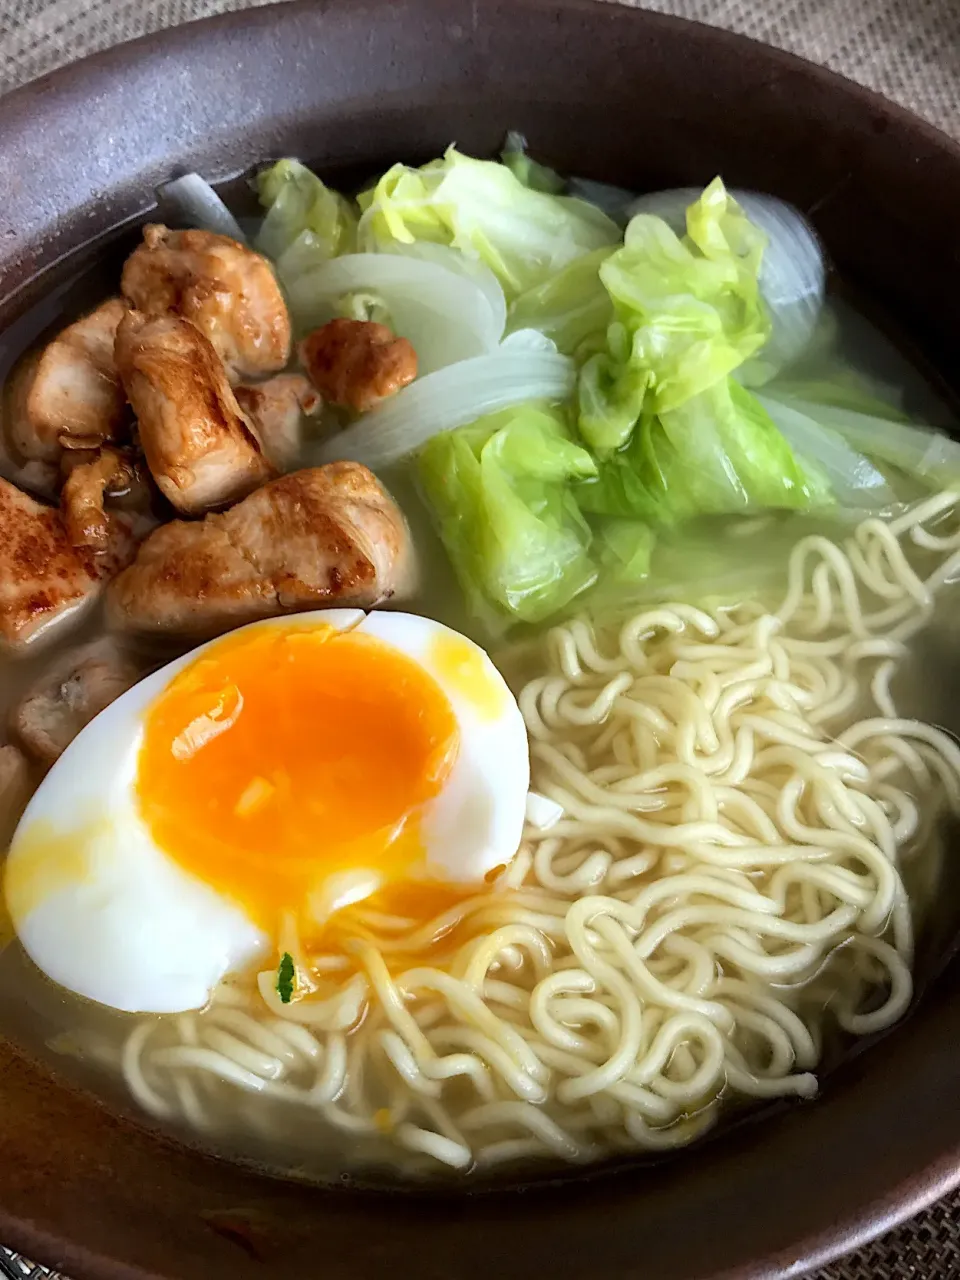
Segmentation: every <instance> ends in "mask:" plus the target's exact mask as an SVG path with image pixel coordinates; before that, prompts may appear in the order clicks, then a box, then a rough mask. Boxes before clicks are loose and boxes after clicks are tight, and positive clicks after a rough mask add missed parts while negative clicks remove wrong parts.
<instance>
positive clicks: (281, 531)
mask: <svg viewBox="0 0 960 1280" xmlns="http://www.w3.org/2000/svg"><path fill="white" fill-rule="evenodd" d="M414 579H415V566H414V560H413V551H412V547H411V544H410V535H409V533H408V531H407V527H406V523H405V521H404V518H403V516H402V514H401V513H400V509H399V508H398V507H397V505H396V504H395V503H394V502H393V500H392V499H391V498H390V496H389V495H388V494H387V493H386V491H385V490H384V489H383V488H382V487H381V485H380V484H379V482H378V481H377V479H376V477H375V476H374V475H373V474H372V473H371V472H370V471H368V470H367V468H366V467H363V466H360V464H359V463H355V462H334V463H331V464H330V465H329V466H325V467H313V468H310V469H309V470H306V471H295V472H292V473H291V474H290V475H287V476H282V477H281V478H280V479H279V480H273V481H271V483H270V484H266V485H264V486H263V488H262V489H258V490H257V491H256V492H255V493H252V494H251V495H250V497H248V498H245V499H244V500H243V502H240V503H238V504H237V506H235V507H232V508H231V509H230V510H229V511H227V512H225V513H224V514H222V515H209V516H207V517H206V519H205V520H203V521H202V522H201V523H188V522H185V521H179V520H178V521H174V522H172V523H170V524H167V525H164V526H163V527H162V528H160V529H157V530H156V531H155V532H154V533H153V534H151V535H150V537H149V538H147V540H146V542H144V543H143V545H142V546H141V548H140V551H139V554H138V555H137V559H136V561H135V563H134V564H133V565H131V566H130V568H129V569H127V570H126V571H125V572H124V573H121V574H120V576H119V577H118V578H117V579H116V581H115V582H113V583H112V584H111V587H110V590H109V593H108V596H107V600H108V607H109V610H110V614H111V617H112V619H113V620H114V621H115V622H116V623H117V624H118V625H121V626H125V627H128V628H131V629H137V630H142V631H156V632H177V633H181V634H188V635H195V636H201V635H214V634H216V633H217V632H219V631H225V630H227V629H228V628H229V627H234V626H239V625H240V624H241V623H244V622H252V621H254V619H256V618H267V617H271V616H273V615H276V614H279V613H295V612H297V611H298V610H302V609H321V608H327V607H330V606H333V605H358V606H360V607H362V608H371V607H373V606H374V605H376V604H379V603H381V602H382V601H384V600H386V599H388V598H390V597H391V596H403V595H405V594H407V593H409V592H410V591H411V590H412V588H413V585H414Z"/></svg>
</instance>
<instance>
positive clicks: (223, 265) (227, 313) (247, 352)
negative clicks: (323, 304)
mask: <svg viewBox="0 0 960 1280" xmlns="http://www.w3.org/2000/svg"><path fill="white" fill-rule="evenodd" d="M120 287H121V290H122V292H123V295H124V297H125V298H127V299H128V301H129V302H130V303H131V304H132V305H133V306H134V307H135V308H136V309H137V310H138V311H142V312H145V313H146V314H147V315H151V316H160V315H170V314H173V315H178V316H182V317H183V319H185V320H189V321H190V322H191V323H192V324H195V325H196V326H197V328H198V329H199V330H200V331H201V333H203V334H204V336H205V337H206V338H207V339H208V340H209V342H210V343H211V344H212V345H213V348H214V350H215V351H216V353H217V355H218V356H220V358H221V360H223V363H224V365H225V366H226V369H227V373H228V374H229V376H230V378H231V379H232V380H234V381H236V380H238V379H239V378H259V377H262V376H264V375H265V374H268V373H276V372H277V371H278V370H280V369H282V368H283V367H284V365H285V364H286V363H287V361H288V360H289V358H290V341H291V334H290V316H289V314H288V312H287V304H286V303H285V302H284V300H283V294H282V293H281V292H280V286H279V285H278V284H277V280H276V277H275V276H274V274H273V271H272V269H271V267H270V264H269V263H268V262H267V260H266V258H262V257H261V256H260V254H258V253H254V252H253V250H252V249H248V248H247V247H246V246H245V245H242V244H240V243H239V242H238V241H236V240H231V239H230V237H229V236H221V235H216V234H215V233H214V232H212V231H171V230H170V229H169V228H168V227H164V226H162V225H159V224H157V223H151V224H149V225H148V226H146V227H144V229H143V244H142V245H140V247H139V248H137V249H135V250H134V252H133V253H132V254H131V255H130V257H129V258H128V259H127V261H126V264H125V265H124V268H123V276H122V278H121V284H120Z"/></svg>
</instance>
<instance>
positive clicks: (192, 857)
mask: <svg viewBox="0 0 960 1280" xmlns="http://www.w3.org/2000/svg"><path fill="white" fill-rule="evenodd" d="M458 747H459V731H458V727H457V721H456V718H455V716H454V713H453V709H452V707H451V706H450V703H449V701H448V700H447V697H446V695H445V694H444V692H443V690H442V689H441V687H440V685H439V684H438V683H437V682H436V681H435V680H434V679H433V677H432V676H431V675H430V674H429V673H428V672H427V671H426V670H425V669H424V668H423V667H422V666H420V665H419V663H417V662H416V661H414V660H413V659H412V658H409V657H407V656H406V655H405V654H404V653H402V652H400V651H399V650H397V649H394V648H393V647H392V646H390V645H388V644H386V643H385V642H384V641H382V640H380V639H378V638H376V637H373V636H369V635H366V634H364V633H363V632H360V631H353V632H342V631H338V630H335V629H334V628H332V627H328V626H323V627H316V626H311V627H309V628H307V627H304V626H302V625H301V626H297V625H295V624H291V626H290V627H289V628H287V627H277V626H276V625H269V626H262V627H255V628H252V629H250V630H246V631H244V632H242V633H240V634H238V635H234V636H227V637H225V638H224V639H223V640H221V641H219V642H217V643H216V644H214V645H212V646H211V647H210V648H208V649H206V650H205V651H204V653H203V655H202V656H201V657H199V658H198V659H197V660H196V661H195V662H193V663H192V664H191V665H190V666H188V667H186V668H185V669H184V670H183V671H181V672H180V673H179V674H178V675H177V676H176V677H175V678H174V679H173V680H172V681H171V683H170V684H169V685H168V686H167V688H166V689H165V690H164V692H163V693H162V694H161V696H160V697H159V698H158V699H157V700H156V702H154V704H153V706H152V707H151V709H150V711H149V712H148V714H147V717H146V722H145V727H144V739H143V744H142V747H141V749H140V757H139V762H138V772H137V782H136V789H137V797H138V801H139V805H140V811H141V815H142V817H143V819H144V821H145V822H146V824H147V826H148V827H149V829H150V832H151V835H152V836H153V839H154V840H155V841H156V843H157V845H159V846H160V848H162V849H163V850H165V852H166V853H167V854H168V855H169V856H170V857H171V858H172V859H174V860H175V861H176V862H177V863H178V864H179V865H180V866H181V867H183V868H184V870H186V871H188V872H190V873H192V874H193V875H195V876H196V877H197V878H198V879H200V880H202V881H204V882H205V883H206V884H208V885H210V886H211V887H212V888H213V889H215V890H216V891H217V892H218V893H219V894H221V895H222V896H224V897H226V898H229V899H230V900H232V901H234V902H236V903H237V904H238V905H239V906H241V907H242V908H243V909H244V910H245V912H246V913H247V915H248V916H249V917H250V918H251V919H252V920H253V921H254V922H255V923H256V924H257V925H259V926H260V927H261V928H262V929H264V930H265V931H266V932H267V933H268V934H270V935H271V936H273V937H276V936H277V934H278V930H279V929H280V928H281V923H282V921H284V919H286V918H289V917H290V916H291V915H292V916H293V917H294V918H295V919H296V921H297V923H298V925H299V926H300V928H301V930H303V931H306V932H307V933H308V934H309V932H310V931H311V928H313V927H315V928H316V929H317V930H319V929H321V928H322V926H323V923H324V919H325V917H326V915H328V913H329V908H330V887H331V885H333V886H336V884H337V883H338V882H339V880H340V878H341V877H342V876H346V877H347V878H350V877H351V876H354V877H356V876H357V875H358V874H360V873H364V872H372V873H375V875H376V877H377V878H378V879H379V881H380V883H381V884H382V885H385V886H395V887H397V888H398V889H399V890H400V891H401V892H402V894H403V896H404V898H405V899H407V900H408V901H409V900H411V899H412V900H416V899H417V896H418V888H417V883H416V882H417V879H418V875H421V874H422V873H423V866H424V860H425V853H424V849H423V846H422V842H421V837H420V817H421V814H422V812H423V810H424V806H426V805H427V804H428V802H429V801H430V800H431V799H432V798H433V797H434V796H436V795H437V793H438V792H439V791H440V789H441V787H442V786H443V784H444V781H445V780H446V778H447V776H448V774H449V772H450V769H451V768H452V766H453V763H454V761H455V759H456V756H457V751H458ZM421 899H422V906H423V912H424V913H425V915H426V918H429V914H430V912H431V910H432V908H433V905H434V903H435V901H436V895H435V894H434V893H433V892H432V891H431V890H430V889H429V888H428V887H427V886H425V885H424V886H423V891H422V895H421ZM418 914H420V913H418Z"/></svg>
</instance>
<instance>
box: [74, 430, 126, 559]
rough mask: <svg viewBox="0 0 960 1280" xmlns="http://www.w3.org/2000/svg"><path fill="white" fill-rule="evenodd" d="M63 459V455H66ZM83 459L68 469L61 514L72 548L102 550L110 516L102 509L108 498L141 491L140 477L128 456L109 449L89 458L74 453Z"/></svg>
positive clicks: (108, 535) (82, 451)
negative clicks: (135, 490) (138, 489)
mask: <svg viewBox="0 0 960 1280" xmlns="http://www.w3.org/2000/svg"><path fill="white" fill-rule="evenodd" d="M65 456H66V455H65ZM74 456H78V457H82V458H83V459H84V461H81V462H80V463H79V464H78V465H76V466H72V467H70V469H69V471H68V474H67V477H66V479H65V481H64V485H63V489H62V490H61V493H60V512H61V514H62V516H63V523H64V526H65V528H66V530H67V536H68V537H69V539H70V541H71V542H72V543H73V545H74V546H75V547H92V548H94V549H95V550H97V551H102V550H103V549H104V548H105V547H106V546H107V545H108V543H109V541H110V531H111V525H110V516H109V515H108V514H107V512H106V510H105V509H104V505H103V504H104V499H105V497H106V496H107V495H109V496H110V497H113V498H120V497H125V496H128V495H130V494H131V493H132V492H133V491H134V489H135V488H138V487H139V488H140V489H141V490H142V488H143V484H144V482H143V478H142V477H141V476H140V474H139V472H138V469H137V465H136V463H135V462H134V460H133V459H132V458H131V457H130V456H129V454H125V453H121V452H120V450H119V449H111V448H109V447H106V448H103V449H100V450H99V451H98V452H97V453H95V454H94V455H93V456H92V457H90V455H89V454H88V453H87V451H86V450H77V451H76V454H75V455H74Z"/></svg>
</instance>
